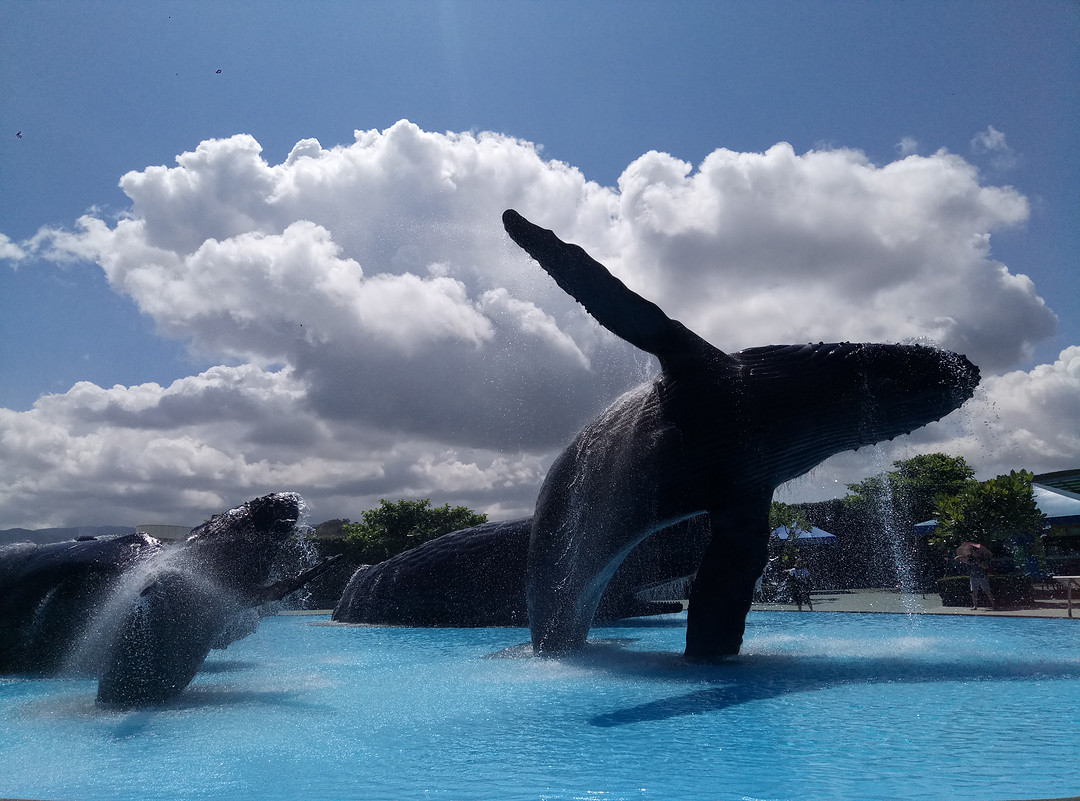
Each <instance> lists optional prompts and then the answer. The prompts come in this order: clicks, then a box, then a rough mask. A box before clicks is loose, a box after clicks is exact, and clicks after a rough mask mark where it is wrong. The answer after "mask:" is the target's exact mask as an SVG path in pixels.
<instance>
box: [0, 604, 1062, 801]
mask: <svg viewBox="0 0 1080 801" xmlns="http://www.w3.org/2000/svg"><path fill="white" fill-rule="evenodd" d="M1078 595H1080V594H1078ZM810 597H811V600H812V601H813V603H814V611H815V612H871V613H880V614H890V615H910V614H917V615H984V616H986V617H1040V618H1066V619H1068V617H1069V615H1068V610H1067V608H1066V603H1065V600H1064V599H1059V600H1040V601H1036V602H1035V604H1036V606H1035V608H1034V609H1013V608H1007V609H987V608H986V607H983V606H980V607H979V608H978V609H976V610H972V609H969V608H968V607H966V606H942V605H941V596H939V595H938V594H937V593H932V594H931V593H927V594H926V595H919V594H918V593H916V594H914V595H901V593H900V592H899V591H898V590H886V589H880V590H815V591H814V592H812V593H811V594H810ZM685 606H686V601H683V607H684V608H685ZM751 608H752V609H754V610H757V611H762V612H764V611H768V612H797V611H798V608H797V607H796V606H795V604H779V603H777V604H754V605H753V606H752V607H751ZM332 611H333V610H331V609H306V610H295V611H287V612H279V614H283V615H329V614H330V613H331V612H332ZM803 612H804V613H807V612H808V610H806V609H804V610H803ZM1072 619H1073V620H1076V621H1077V622H1080V597H1075V598H1073V618H1072ZM0 801H3V799H0Z"/></svg>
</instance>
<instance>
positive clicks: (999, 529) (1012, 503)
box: [931, 470, 1046, 548]
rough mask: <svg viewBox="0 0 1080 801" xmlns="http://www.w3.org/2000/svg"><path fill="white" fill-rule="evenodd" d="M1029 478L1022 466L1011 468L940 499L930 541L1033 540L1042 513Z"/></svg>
mask: <svg viewBox="0 0 1080 801" xmlns="http://www.w3.org/2000/svg"><path fill="white" fill-rule="evenodd" d="M1033 478H1034V476H1033V475H1032V474H1031V473H1028V472H1026V471H1024V470H1019V471H1017V470H1013V471H1010V472H1009V474H1008V475H1000V476H997V477H996V478H992V479H990V480H989V481H982V482H972V483H971V484H969V485H967V486H966V487H964V489H963V490H962V491H961V492H960V493H958V494H957V495H954V496H953V497H950V498H942V499H940V501H939V503H938V506H937V518H938V526H937V529H936V530H935V531H934V533H933V535H932V537H931V542H932V543H933V544H935V545H937V546H939V547H942V548H955V547H956V546H957V545H959V544H960V543H962V542H981V543H983V544H984V545H988V546H989V545H992V544H994V543H1002V544H1004V543H1009V544H1010V547H1011V548H1015V547H1016V546H1023V545H1024V544H1029V543H1033V542H1036V541H1037V536H1036V535H1037V534H1038V533H1039V530H1040V529H1041V528H1042V526H1043V521H1044V520H1045V517H1046V516H1045V515H1044V514H1043V513H1042V512H1040V511H1039V507H1038V506H1037V505H1036V503H1035V491H1034V488H1033V487H1032V485H1031V481H1032V479H1033Z"/></svg>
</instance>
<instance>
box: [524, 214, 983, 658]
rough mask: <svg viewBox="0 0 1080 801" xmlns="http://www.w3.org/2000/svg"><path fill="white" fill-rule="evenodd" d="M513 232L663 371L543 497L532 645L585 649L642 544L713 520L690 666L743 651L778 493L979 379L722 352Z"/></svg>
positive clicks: (959, 361) (928, 351) (910, 348)
mask: <svg viewBox="0 0 1080 801" xmlns="http://www.w3.org/2000/svg"><path fill="white" fill-rule="evenodd" d="M503 225H504V227H505V228H506V231H507V233H508V234H509V235H510V237H511V238H512V239H513V240H514V241H515V242H516V243H517V244H518V245H520V246H521V247H522V248H523V249H524V250H525V251H526V252H527V253H528V254H529V255H530V256H532V257H533V258H534V259H535V260H536V261H538V262H539V263H540V266H541V267H543V268H544V270H546V271H547V273H548V274H549V275H551V277H552V278H554V279H555V281H556V282H557V283H558V284H559V286H560V287H562V289H563V290H565V291H566V292H567V293H568V294H570V295H571V296H572V297H573V298H575V299H576V300H577V301H578V302H579V303H581V304H582V305H583V306H584V307H585V309H586V310H587V311H588V312H589V313H590V314H591V315H592V316H593V317H594V318H595V319H596V320H597V322H599V323H600V324H601V325H602V326H604V327H605V328H607V329H608V330H609V331H611V332H612V333H614V334H616V335H617V336H619V337H621V338H622V339H624V340H626V341H627V342H629V343H630V344H632V345H634V346H636V347H638V348H640V349H641V350H644V351H646V352H648V353H651V354H653V355H655V356H656V357H657V358H658V359H659V361H660V375H659V377H658V378H657V379H656V380H655V381H654V382H653V383H651V384H647V385H644V386H641V387H639V388H638V389H635V390H631V391H630V392H628V393H626V394H625V395H623V396H622V397H621V398H619V399H618V400H616V401H615V402H614V403H613V404H612V405H611V406H609V407H608V408H607V409H606V410H605V411H604V412H603V413H601V415H600V416H599V417H598V418H596V420H594V421H593V422H592V423H590V424H589V425H587V426H586V427H585V428H584V429H583V430H582V431H581V432H580V433H579V434H578V435H577V437H576V438H575V439H574V440H573V441H572V442H571V443H570V445H569V447H567V448H566V450H564V451H563V452H562V454H561V455H560V456H559V457H558V458H557V459H556V460H555V462H554V464H553V465H552V466H551V469H550V470H549V471H548V474H547V477H546V478H545V480H544V483H543V485H542V487H541V489H540V494H539V498H538V499H537V503H536V512H535V515H534V517H533V527H532V532H531V538H530V543H529V555H528V590H527V595H528V610H529V625H530V629H531V634H532V643H533V649H534V651H535V652H536V653H539V654H558V653H563V652H567V651H570V650H573V649H576V648H578V647H580V646H581V645H583V644H584V643H585V640H586V637H587V635H588V631H589V626H590V624H591V622H592V620H593V614H594V612H595V610H596V608H597V605H598V603H599V601H600V598H601V596H602V594H603V592H604V587H605V586H606V584H607V582H608V581H609V580H610V578H611V577H612V575H613V574H614V572H615V570H616V568H617V567H618V566H619V564H620V562H622V560H623V559H624V558H625V557H626V555H627V554H628V553H629V552H630V550H631V549H632V548H633V547H634V546H635V545H636V544H637V543H638V542H640V541H641V540H642V539H644V538H645V537H648V536H649V535H651V534H653V533H654V532H656V531H658V530H660V529H662V528H665V527H667V526H670V525H671V524H673V523H676V522H678V521H679V520H683V519H686V518H687V517H690V516H692V515H696V514H700V513H707V514H708V515H709V518H710V521H711V525H712V539H711V541H710V543H709V546H708V548H707V549H706V551H705V554H704V556H703V558H702V560H701V563H700V565H699V567H698V570H697V576H696V579H695V581H694V584H693V587H692V589H691V592H690V606H689V610H688V619H687V631H686V651H685V654H686V657H687V658H688V659H691V660H696V661H709V660H715V659H720V658H724V657H727V656H731V655H734V654H737V653H738V651H739V648H740V647H741V645H742V637H743V632H744V629H745V619H746V614H747V612H748V611H749V609H750V603H751V601H752V599H753V591H754V583H755V582H756V580H757V578H758V577H759V576H760V575H761V573H762V571H763V570H764V568H765V565H766V562H767V546H768V536H769V525H768V517H769V505H770V502H771V500H772V494H773V490H774V489H775V488H776V487H777V486H778V485H780V484H782V483H784V482H785V481H788V480H790V479H792V478H795V477H797V476H800V475H802V474H803V473H805V472H807V471H808V470H810V469H811V468H812V467H814V466H815V465H817V464H819V463H820V462H822V461H823V460H824V459H826V458H827V457H829V456H832V455H833V454H836V453H840V452H842V451H846V450H852V449H858V448H859V447H860V446H863V445H871V444H873V443H876V442H880V441H882V440H886V439H891V438H893V437H895V436H898V435H900V434H906V433H910V432H911V431H912V430H913V429H915V428H918V427H920V426H922V425H925V424H927V423H929V422H932V421H934V420H938V419H940V418H941V417H943V416H944V415H946V414H948V413H949V412H951V411H953V410H954V409H956V408H958V407H959V406H960V405H961V404H962V403H963V402H964V401H965V400H967V399H968V398H970V397H971V396H972V394H973V393H974V390H975V387H976V386H977V384H978V381H979V371H978V368H976V367H975V366H974V365H973V364H971V362H969V361H968V360H967V359H966V358H964V357H963V356H961V355H959V354H955V353H949V352H946V351H941V350H937V349H935V348H930V347H925V346H920V345H879V344H853V343H848V342H844V343H838V344H818V345H773V346H767V347H761V348H750V349H747V350H743V351H740V352H738V353H733V354H727V353H724V352H722V351H720V350H719V349H717V348H715V347H713V346H712V345H710V344H709V343H708V342H706V341H705V340H703V339H702V338H701V337H699V336H698V335H697V334H695V333H694V332H692V331H690V330H689V329H688V328H686V327H685V326H684V325H682V324H681V323H679V322H678V321H676V320H672V319H671V318H669V317H668V316H667V315H666V314H664V312H663V311H662V310H661V309H660V308H659V307H658V306H657V305H656V304H654V303H652V302H651V301H648V300H646V299H645V298H642V297H640V296H639V295H637V294H635V293H634V292H632V291H631V290H630V289H628V288H627V287H626V286H625V285H624V284H623V283H622V282H621V281H619V280H618V279H617V278H615V277H614V276H612V275H611V274H610V273H609V272H608V271H607V269H606V268H605V267H604V266H603V265H602V264H600V263H599V262H597V261H595V260H593V259H592V258H591V257H590V256H589V255H588V254H587V253H586V252H585V251H584V250H583V249H582V248H580V247H578V246H576V245H571V244H567V243H565V242H563V241H562V240H560V239H559V238H558V237H557V236H555V234H554V233H552V232H551V231H548V230H546V229H544V228H540V227H539V226H536V225H534V224H532V223H531V222H529V221H528V220H526V219H525V218H524V217H522V216H521V215H520V214H518V213H517V212H516V211H514V210H512V209H511V210H507V211H506V212H505V213H504V214H503Z"/></svg>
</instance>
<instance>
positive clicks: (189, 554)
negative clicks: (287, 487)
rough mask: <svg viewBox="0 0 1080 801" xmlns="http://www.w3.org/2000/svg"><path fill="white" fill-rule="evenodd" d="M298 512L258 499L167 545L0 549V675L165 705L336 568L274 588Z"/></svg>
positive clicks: (139, 539) (125, 541)
mask: <svg viewBox="0 0 1080 801" xmlns="http://www.w3.org/2000/svg"><path fill="white" fill-rule="evenodd" d="M302 503H303V501H302V500H301V498H300V496H299V495H297V494H296V493H275V494H273V495H266V496H263V497H261V498H256V499H254V500H252V501H248V502H247V503H245V504H243V505H242V506H239V507H237V508H235V509H231V510H230V511H228V512H226V513H225V514H222V515H218V516H217V517H214V518H212V519H211V520H209V521H207V522H206V523H204V524H203V525H201V526H199V527H197V528H195V529H193V530H192V533H191V535H190V536H189V537H188V539H187V540H186V541H185V542H183V543H180V544H177V545H173V546H163V545H162V544H161V543H159V542H158V541H157V540H155V539H153V538H152V537H148V536H147V535H146V534H133V535H129V536H126V537H117V538H113V539H107V540H88V541H73V542H63V543H54V544H51V545H33V544H31V543H18V544H16V545H11V546H6V547H4V548H0V673H9V674H10V673H20V674H30V675H39V676H47V675H56V674H63V673H68V672H70V673H78V674H84V675H85V674H89V675H94V676H97V677H99V682H98V695H97V698H98V701H99V702H101V703H104V704H109V705H115V706H120V707H134V706H146V705H151V704H159V703H162V702H164V701H167V700H169V699H170V698H172V697H174V696H175V695H177V694H178V693H180V692H181V691H182V690H183V689H184V688H185V687H187V685H188V684H189V683H190V682H191V680H192V678H194V676H195V674H196V673H197V672H198V670H199V668H200V667H201V666H202V663H203V660H204V659H205V658H206V655H207V654H208V653H209V651H210V649H211V648H224V647H226V646H227V645H228V644H229V643H231V642H233V641H235V640H237V639H240V638H241V637H244V636H246V635H247V634H249V633H251V631H253V630H254V628H255V625H256V624H257V622H258V619H259V617H260V616H261V615H262V614H265V613H267V612H268V611H270V610H271V609H272V606H269V604H271V603H272V602H274V601H278V600H281V599H282V598H284V597H285V596H286V595H288V594H290V593H292V592H294V591H296V590H297V589H299V588H300V587H302V586H303V585H304V584H305V583H307V582H308V581H310V580H311V579H313V578H315V577H316V576H317V575H319V574H321V573H322V572H324V571H325V570H327V569H329V567H330V566H331V565H332V564H333V562H334V561H335V559H333V558H332V559H328V560H324V561H322V562H320V563H319V564H317V565H315V566H314V567H311V568H308V569H306V570H297V572H291V573H290V574H288V575H286V576H285V577H284V578H282V579H280V580H277V581H272V580H271V574H272V572H273V571H274V570H275V569H277V568H278V567H279V565H278V564H277V563H278V561H279V557H280V555H281V552H282V549H283V547H284V546H285V544H286V542H287V541H288V540H289V538H290V537H291V536H292V534H293V532H294V530H295V526H296V523H297V520H298V519H299V516H300V509H301V505H302Z"/></svg>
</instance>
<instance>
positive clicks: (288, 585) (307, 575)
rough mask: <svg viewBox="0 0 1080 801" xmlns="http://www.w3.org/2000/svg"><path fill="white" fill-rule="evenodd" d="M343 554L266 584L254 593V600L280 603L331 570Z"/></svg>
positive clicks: (337, 554)
mask: <svg viewBox="0 0 1080 801" xmlns="http://www.w3.org/2000/svg"><path fill="white" fill-rule="evenodd" d="M344 556H345V554H341V553H336V554H334V555H333V556H328V557H326V558H325V559H323V560H322V561H321V562H319V563H318V564H316V565H315V566H314V567H309V568H308V569H307V570H303V571H301V572H299V573H297V574H296V575H295V576H288V577H286V578H283V579H281V580H280V581H275V582H274V583H273V584H268V585H267V586H265V587H259V588H258V589H257V590H256V591H255V592H254V593H253V595H254V598H255V600H256V601H257V602H258V603H269V602H271V601H280V600H281V599H282V598H284V597H285V596H286V595H288V594H289V593H292V592H296V591H297V590H298V589H300V588H301V587H303V586H304V585H305V584H307V583H308V582H309V581H312V580H314V579H316V578H318V577H319V576H321V575H322V574H323V573H325V572H326V571H327V570H329V569H330V568H332V567H333V566H334V565H335V564H337V563H338V562H339V561H341V560H342V559H343V558H344Z"/></svg>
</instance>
